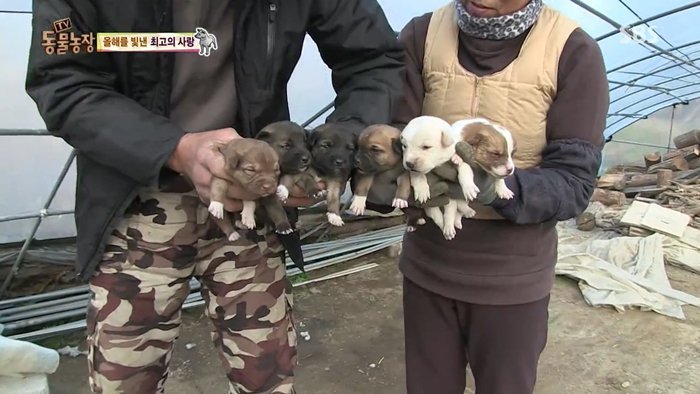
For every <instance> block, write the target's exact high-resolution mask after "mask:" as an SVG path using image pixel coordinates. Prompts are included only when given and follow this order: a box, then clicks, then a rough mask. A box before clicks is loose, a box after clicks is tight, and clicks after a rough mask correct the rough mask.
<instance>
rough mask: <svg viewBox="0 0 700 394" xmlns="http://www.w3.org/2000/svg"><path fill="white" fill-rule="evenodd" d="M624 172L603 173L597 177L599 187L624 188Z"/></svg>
mask: <svg viewBox="0 0 700 394" xmlns="http://www.w3.org/2000/svg"><path fill="white" fill-rule="evenodd" d="M626 178H627V176H626V175H625V174H603V175H602V176H601V177H600V178H598V187H599V188H601V189H614V190H622V189H624V188H625V183H626V182H625V180H626Z"/></svg>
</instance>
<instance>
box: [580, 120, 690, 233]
mask: <svg viewBox="0 0 700 394" xmlns="http://www.w3.org/2000/svg"><path fill="white" fill-rule="evenodd" d="M673 142H674V144H675V146H676V150H673V151H670V152H667V153H663V154H662V153H659V152H653V153H649V154H646V155H644V165H620V166H616V167H613V168H610V169H609V170H608V171H607V172H606V173H605V174H604V175H602V176H601V177H600V178H599V179H598V183H597V187H596V189H595V191H594V193H593V197H592V198H591V201H592V202H595V201H597V202H599V203H602V204H603V205H605V206H608V207H611V208H621V207H626V206H627V205H629V204H630V203H631V202H632V201H634V200H637V201H642V202H646V203H653V204H658V205H661V206H663V207H665V208H670V209H673V210H675V211H678V212H682V213H685V214H687V215H689V216H690V217H691V218H692V219H691V221H690V223H689V225H690V226H691V227H696V228H700V130H692V131H689V132H687V133H685V134H683V135H680V136H678V137H676V138H675V139H674V140H673ZM580 220H581V221H582V222H586V221H585V218H580ZM589 226H590V224H589Z"/></svg>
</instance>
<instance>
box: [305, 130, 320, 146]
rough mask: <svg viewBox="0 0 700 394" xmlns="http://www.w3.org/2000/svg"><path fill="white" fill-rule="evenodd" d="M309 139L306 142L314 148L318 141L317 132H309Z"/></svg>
mask: <svg viewBox="0 0 700 394" xmlns="http://www.w3.org/2000/svg"><path fill="white" fill-rule="evenodd" d="M307 137H308V138H307V140H306V143H307V145H308V147H309V149H311V148H313V147H314V145H316V141H318V134H317V133H316V132H313V131H312V132H310V133H308V134H307Z"/></svg>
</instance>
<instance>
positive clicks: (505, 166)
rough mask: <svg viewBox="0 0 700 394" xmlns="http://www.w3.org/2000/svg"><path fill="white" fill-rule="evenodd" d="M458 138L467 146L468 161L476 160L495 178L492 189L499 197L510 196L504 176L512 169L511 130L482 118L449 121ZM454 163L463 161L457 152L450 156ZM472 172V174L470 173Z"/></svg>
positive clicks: (478, 164)
mask: <svg viewBox="0 0 700 394" xmlns="http://www.w3.org/2000/svg"><path fill="white" fill-rule="evenodd" d="M452 129H453V131H454V133H455V134H457V135H458V141H463V142H466V143H467V144H469V145H470V146H471V151H472V152H471V162H470V163H467V164H471V165H470V167H472V166H473V165H474V164H476V165H477V166H478V167H479V168H480V169H481V170H483V171H485V172H486V173H487V174H489V175H490V176H491V178H492V180H493V181H494V182H495V185H494V186H495V192H496V195H498V197H500V198H505V199H511V198H513V192H512V191H511V190H510V189H508V187H507V186H506V182H505V178H506V177H508V176H510V175H512V174H513V172H514V171H515V164H514V162H513V153H514V152H515V140H514V139H513V135H512V134H511V132H510V131H509V130H508V129H506V128H505V127H503V126H502V125H499V124H497V123H495V122H492V121H490V120H488V119H485V118H473V119H463V120H459V121H457V122H455V123H453V124H452ZM453 162H454V163H455V164H457V165H461V164H463V163H464V160H463V159H462V158H460V157H459V155H455V156H453ZM472 176H473V175H472ZM460 183H461V182H460Z"/></svg>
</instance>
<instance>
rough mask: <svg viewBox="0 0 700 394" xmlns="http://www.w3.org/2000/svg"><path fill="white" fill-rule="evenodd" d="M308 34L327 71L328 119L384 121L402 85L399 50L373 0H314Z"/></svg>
mask: <svg viewBox="0 0 700 394" xmlns="http://www.w3.org/2000/svg"><path fill="white" fill-rule="evenodd" d="M308 31H309V35H310V36H311V38H312V39H313V40H314V41H315V42H316V45H317V46H318V49H319V52H320V54H321V58H322V59H323V61H324V63H326V65H328V67H329V68H330V69H331V72H332V82H333V88H334V90H335V92H336V99H335V110H334V111H333V113H331V115H330V116H329V117H328V119H327V120H328V121H329V122H346V123H348V124H349V125H351V127H353V129H354V130H357V131H358V132H359V131H360V129H361V128H364V127H365V126H367V125H370V124H376V123H389V122H390V121H391V120H392V116H393V113H394V111H395V110H396V107H397V106H398V104H399V100H400V99H401V93H402V89H403V73H404V65H403V50H402V49H401V46H400V45H399V43H398V40H397V38H396V34H395V32H394V30H393V29H392V27H391V26H390V25H389V22H388V21H387V19H386V17H385V15H384V12H383V10H382V8H381V7H380V6H379V4H378V3H377V1H376V0H316V1H315V3H314V11H313V15H312V17H311V20H310V22H309V30H308Z"/></svg>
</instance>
